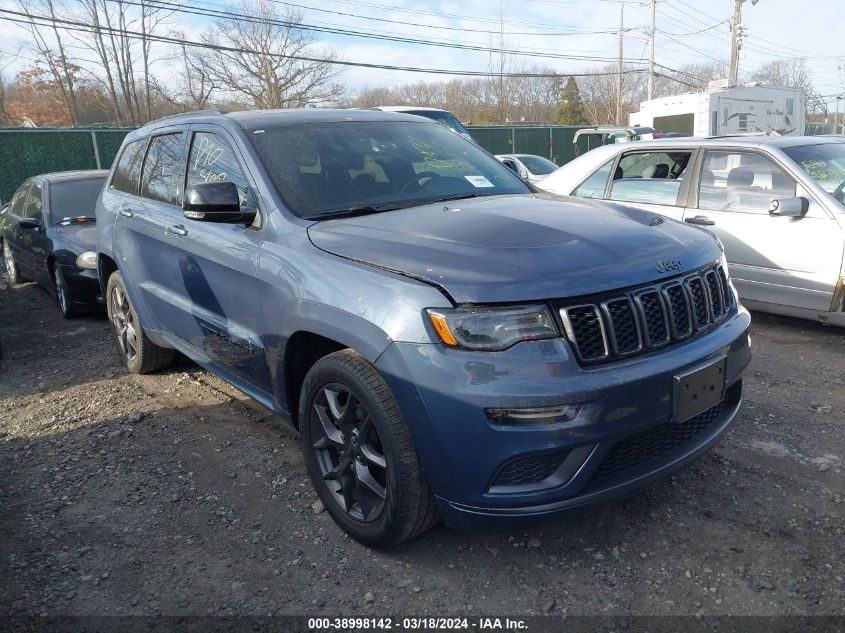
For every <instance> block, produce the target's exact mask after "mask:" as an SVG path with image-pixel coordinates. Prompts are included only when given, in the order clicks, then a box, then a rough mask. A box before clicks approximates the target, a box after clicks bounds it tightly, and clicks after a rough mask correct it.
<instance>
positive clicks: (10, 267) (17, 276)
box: [3, 240, 23, 284]
mask: <svg viewBox="0 0 845 633" xmlns="http://www.w3.org/2000/svg"><path fill="white" fill-rule="evenodd" d="M3 264H4V267H5V269H6V276H7V277H8V278H9V283H12V284H19V283H21V281H23V278H22V277H21V272H20V269H19V268H18V265H17V263H16V262H15V255H14V253H12V249H11V247H10V246H9V242H8V241H6V240H3Z"/></svg>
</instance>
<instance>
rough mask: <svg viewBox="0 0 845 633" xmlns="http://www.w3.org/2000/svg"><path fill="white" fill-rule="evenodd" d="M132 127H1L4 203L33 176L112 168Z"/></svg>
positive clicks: (0, 174) (0, 196)
mask: <svg viewBox="0 0 845 633" xmlns="http://www.w3.org/2000/svg"><path fill="white" fill-rule="evenodd" d="M130 131H131V130H130V129H124V128H120V129H116V128H90V129H87V128H86V129H83V128H73V129H68V128H0V165H2V166H3V168H2V169H0V203H5V202H6V201H8V200H9V199H10V198H11V197H12V194H13V193H14V192H15V189H17V188H18V187H19V186H20V184H21V183H22V182H23V181H24V180H26V179H27V178H29V177H30V176H36V175H38V174H46V173H49V172H53V171H70V170H76V169H108V168H109V167H111V164H112V161H113V160H114V157H115V155H116V154H117V150H118V149H119V148H120V144H121V143H122V142H123V138H124V137H125V136H126V135H127V134H128V133H129V132H130Z"/></svg>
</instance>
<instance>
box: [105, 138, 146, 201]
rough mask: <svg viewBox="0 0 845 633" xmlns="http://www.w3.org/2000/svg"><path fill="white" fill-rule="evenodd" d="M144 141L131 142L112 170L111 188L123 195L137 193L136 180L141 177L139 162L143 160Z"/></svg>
mask: <svg viewBox="0 0 845 633" xmlns="http://www.w3.org/2000/svg"><path fill="white" fill-rule="evenodd" d="M146 142H147V141H146V139H142V140H138V141H132V142H131V143H129V144H128V145H126V147H124V148H123V152H122V153H121V154H120V159H119V160H118V161H117V165H116V166H115V168H114V175H113V176H112V179H111V186H112V187H114V188H115V189H117V190H118V191H123V192H124V193H133V194H137V193H138V178H140V176H141V161H142V160H143V159H144V145H145V144H146Z"/></svg>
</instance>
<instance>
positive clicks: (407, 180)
mask: <svg viewBox="0 0 845 633" xmlns="http://www.w3.org/2000/svg"><path fill="white" fill-rule="evenodd" d="M253 142H254V144H255V147H256V149H257V150H258V153H259V154H260V155H261V158H262V162H263V163H264V165H265V166H266V167H267V170H268V171H269V174H270V177H271V178H272V180H273V183H274V184H275V186H276V188H277V190H278V192H279V194H280V195H281V196H282V198H283V199H284V200H285V203H286V204H287V206H288V207H289V208H290V209H291V210H292V211H293V212H294V213H296V214H297V215H299V216H300V217H304V218H311V219H326V218H332V217H340V216H341V215H348V214H350V213H354V214H356V215H358V214H360V213H364V212H370V213H376V212H380V211H387V210H393V209H397V208H407V207H412V206H417V205H421V204H427V203H431V202H436V201H440V200H444V199H447V198H448V199H461V198H470V197H477V196H491V195H503V194H524V193H530V190H529V188H528V187H527V186H526V185H525V183H523V182H522V181H521V180H520V179H519V178H518V177H517V176H516V175H514V174H513V173H512V172H511V171H510V170H509V169H507V168H506V167H504V166H503V165H502V164H501V163H499V161H497V160H496V159H495V158H493V157H492V156H490V155H489V154H487V153H485V152H484V151H482V150H481V149H479V148H478V147H477V146H476V145H475V144H473V143H471V142H469V141H467V140H466V139H464V138H462V137H461V136H459V135H457V134H454V133H453V132H451V131H449V130H448V129H446V128H445V127H443V126H442V125H434V124H431V123H418V122H405V121H396V122H392V121H391V122H384V121H379V122H348V121H346V122H343V123H335V124H328V125H320V126H317V125H313V124H300V125H288V126H278V127H273V128H265V129H262V130H257V131H256V132H255V133H254V134H253ZM334 213H336V214H337V216H334V215H333V214H334Z"/></svg>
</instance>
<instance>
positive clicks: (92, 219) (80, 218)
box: [59, 215, 97, 226]
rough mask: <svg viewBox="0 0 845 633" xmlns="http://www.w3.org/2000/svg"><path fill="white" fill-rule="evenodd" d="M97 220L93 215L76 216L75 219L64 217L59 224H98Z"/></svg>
mask: <svg viewBox="0 0 845 633" xmlns="http://www.w3.org/2000/svg"><path fill="white" fill-rule="evenodd" d="M96 221H97V218H96V217H94V216H91V215H76V216H74V217H72V218H71V217H64V218H62V219H61V220H60V221H59V224H61V225H63V226H67V225H69V224H74V223H77V222H96Z"/></svg>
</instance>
